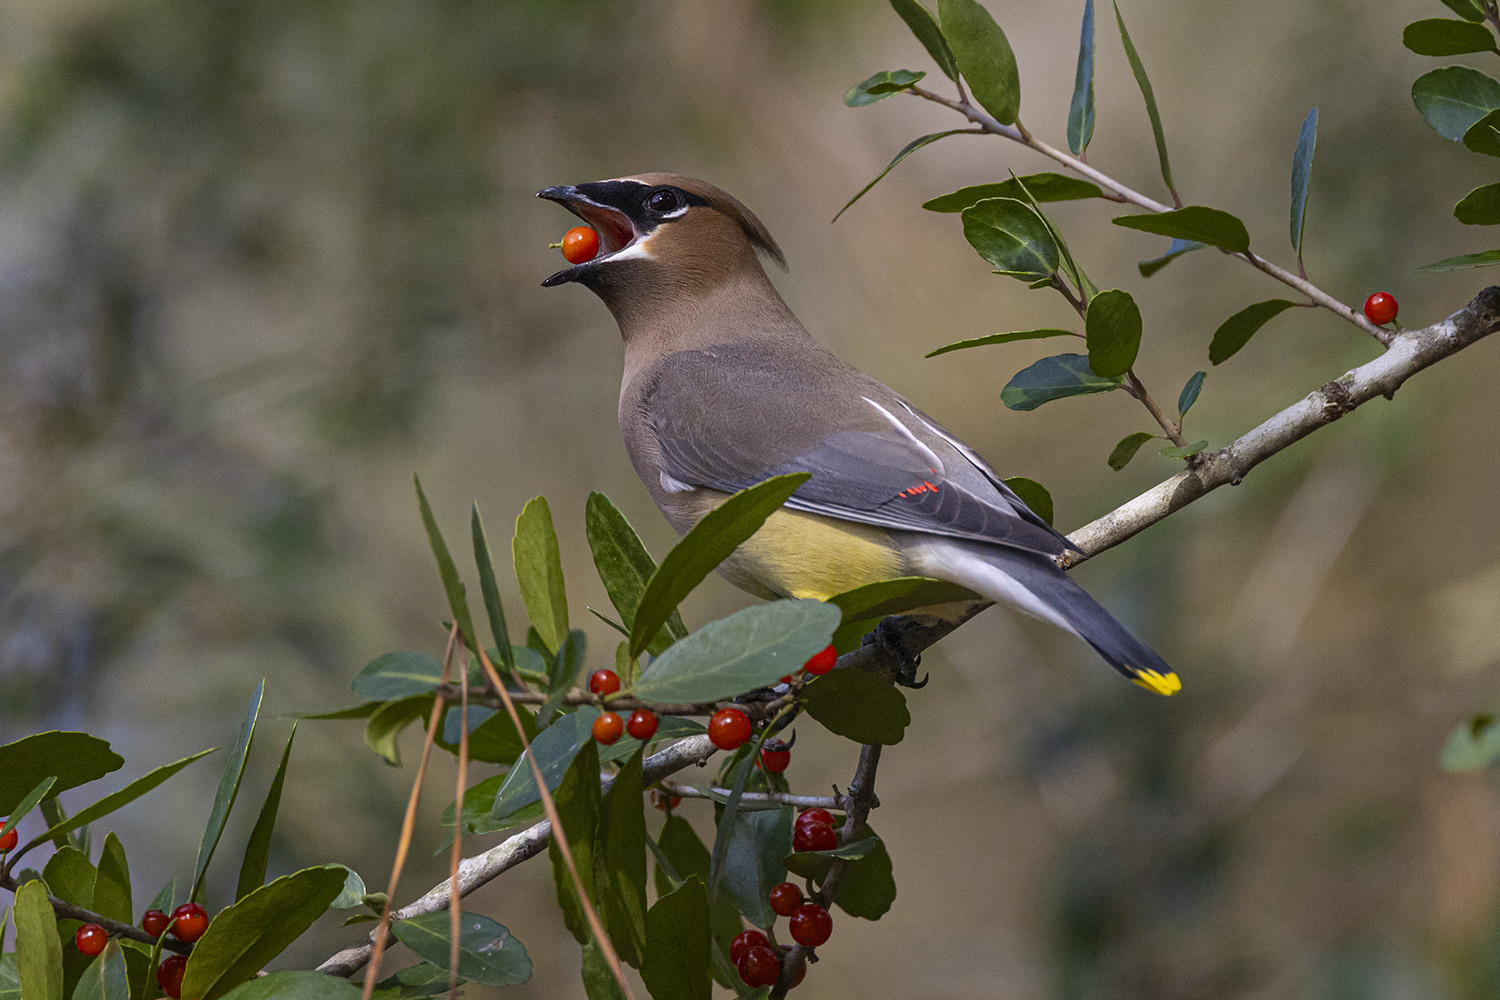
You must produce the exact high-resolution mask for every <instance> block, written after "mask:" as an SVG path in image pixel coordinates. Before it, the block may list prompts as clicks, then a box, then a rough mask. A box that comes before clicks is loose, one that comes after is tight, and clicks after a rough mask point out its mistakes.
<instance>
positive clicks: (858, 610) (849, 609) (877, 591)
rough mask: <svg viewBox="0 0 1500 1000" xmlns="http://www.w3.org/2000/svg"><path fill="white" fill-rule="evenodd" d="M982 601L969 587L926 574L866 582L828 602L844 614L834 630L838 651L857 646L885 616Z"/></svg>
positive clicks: (834, 643) (844, 651)
mask: <svg viewBox="0 0 1500 1000" xmlns="http://www.w3.org/2000/svg"><path fill="white" fill-rule="evenodd" d="M979 600H983V598H981V597H980V596H979V595H978V594H976V593H974V592H973V591H972V590H970V589H969V588H967V587H962V586H959V585H958V584H956V583H950V582H948V581H947V580H932V579H928V578H927V577H924V576H901V577H897V578H895V579H894V580H879V581H877V582H875V583H867V584H865V585H864V586H862V587H855V588H854V589H853V590H846V591H844V592H843V593H842V594H835V595H833V596H832V597H830V598H829V599H828V603H829V604H832V605H834V606H835V607H837V608H838V609H839V610H840V611H841V612H842V613H843V618H842V620H841V621H840V623H839V627H838V630H837V631H836V632H834V633H833V645H834V647H835V648H836V649H837V650H838V651H839V653H841V654H842V653H847V652H849V651H850V650H851V649H857V648H858V647H859V644H860V639H861V637H863V636H864V634H865V633H866V632H869V631H870V630H871V629H873V628H874V627H875V626H876V625H877V624H879V622H880V620H881V619H883V618H888V617H890V616H891V615H899V614H905V613H906V612H908V611H912V610H915V609H917V608H926V607H931V606H932V605H935V604H947V603H950V602H953V601H965V602H967V601H979Z"/></svg>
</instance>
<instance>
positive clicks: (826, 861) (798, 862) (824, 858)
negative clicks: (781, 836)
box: [785, 836, 877, 882]
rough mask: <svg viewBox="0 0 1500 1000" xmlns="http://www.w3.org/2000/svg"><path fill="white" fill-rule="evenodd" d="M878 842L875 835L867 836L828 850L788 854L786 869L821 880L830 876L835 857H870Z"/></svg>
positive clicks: (857, 858)
mask: <svg viewBox="0 0 1500 1000" xmlns="http://www.w3.org/2000/svg"><path fill="white" fill-rule="evenodd" d="M876 843H877V841H876V839H875V837H873V836H867V837H863V838H861V839H860V840H856V841H854V842H853V843H852V844H842V845H840V846H838V847H830V848H829V849H828V850H826V851H798V852H797V853H795V854H789V855H787V856H786V859H785V861H786V870H787V871H789V872H791V873H792V874H794V875H797V876H800V877H801V878H806V879H812V880H813V881H815V882H821V881H823V879H824V878H826V877H827V876H828V870H829V868H830V867H832V864H833V861H834V859H835V858H842V859H844V860H845V861H857V860H859V859H860V858H864V857H868V856H869V854H870V853H871V852H872V851H874V850H875V846H876Z"/></svg>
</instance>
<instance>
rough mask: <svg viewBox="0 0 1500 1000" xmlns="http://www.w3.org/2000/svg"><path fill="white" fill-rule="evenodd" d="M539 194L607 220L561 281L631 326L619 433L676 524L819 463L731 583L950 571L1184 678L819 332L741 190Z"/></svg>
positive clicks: (995, 490)
mask: <svg viewBox="0 0 1500 1000" xmlns="http://www.w3.org/2000/svg"><path fill="white" fill-rule="evenodd" d="M537 196H538V197H540V198H545V199H548V200H550V201H553V202H556V203H558V204H560V205H561V206H563V207H564V208H566V209H567V210H568V211H570V212H572V213H573V214H574V215H576V216H578V217H579V218H580V219H582V220H583V221H584V222H585V223H586V224H588V226H590V227H591V228H593V229H594V230H595V231H596V232H597V233H598V235H599V249H598V252H597V254H596V255H595V256H594V257H593V258H592V259H590V260H585V261H583V262H581V263H576V264H573V265H572V266H570V267H568V268H566V269H564V270H562V271H558V272H557V273H556V274H553V275H552V276H550V277H548V278H547V279H546V280H545V281H543V282H542V284H543V286H545V287H555V286H558V285H564V284H570V283H576V284H580V285H582V286H584V287H585V288H587V289H589V290H590V291H592V292H594V294H596V295H597V296H599V298H600V299H602V300H603V302H604V305H605V306H606V307H607V308H608V310H609V311H610V313H611V314H612V315H613V316H614V319H615V321H616V322H617V324H618V325H619V328H620V336H621V338H622V340H623V342H624V372H623V377H622V379H621V384H620V403H619V423H620V431H621V434H622V436H623V437H624V440H625V449H626V451H627V453H628V454H629V457H630V461H631V464H632V465H633V466H634V467H635V471H636V473H637V474H638V475H639V476H640V478H641V481H642V482H643V483H644V484H645V486H646V489H647V490H648V491H649V492H650V494H651V498H652V499H653V500H654V501H655V502H656V505H657V507H658V508H660V510H661V512H662V514H663V515H665V517H666V519H667V521H668V522H669V523H671V525H672V527H673V528H675V529H676V530H677V532H678V533H679V534H681V533H685V532H686V531H688V530H689V529H690V528H691V527H692V526H693V525H694V524H696V523H697V522H698V521H699V519H701V518H702V517H703V516H704V515H705V514H707V513H709V512H710V511H712V510H713V509H715V508H716V507H717V506H718V505H719V504H721V503H723V502H724V501H725V500H726V499H728V497H729V496H730V495H731V494H733V493H735V492H736V491H738V490H742V489H745V488H747V487H750V486H753V485H755V484H756V483H758V482H761V481H763V480H765V479H768V478H770V477H772V476H776V475H782V474H785V473H792V472H807V473H810V474H811V475H810V478H809V479H808V480H807V481H806V482H804V483H803V484H802V485H801V486H800V487H799V488H798V489H797V491H796V492H795V493H793V494H792V496H791V497H790V499H788V500H787V501H786V503H785V505H784V506H783V507H782V508H781V509H779V510H778V511H777V512H775V513H774V514H772V515H771V517H770V518H769V519H768V520H767V521H766V523H765V524H764V525H763V526H762V527H761V529H760V530H759V531H757V532H756V533H755V534H754V535H753V536H752V537H751V538H750V539H749V540H748V541H746V542H745V543H743V544H742V545H741V546H740V547H739V548H738V549H737V550H736V551H735V552H734V553H733V554H732V555H731V556H730V557H729V558H728V559H727V560H725V562H724V563H723V564H721V565H720V567H719V571H720V573H721V574H723V575H724V576H725V577H727V578H728V579H729V580H730V582H732V583H734V584H736V585H737V586H739V587H740V588H742V589H744V590H746V591H748V592H750V593H751V594H754V595H756V596H758V597H762V598H767V599H776V598H787V597H793V598H809V597H810V598H816V599H819V600H826V599H827V598H829V597H831V596H833V595H834V594H838V593H841V592H843V591H847V590H850V589H853V588H854V587H857V586H861V585H864V584H868V583H874V582H878V581H882V580H888V579H893V578H897V577H902V576H924V577H930V578H934V579H938V580H946V581H949V582H952V583H956V584H959V585H961V586H963V587H966V588H968V589H969V590H970V591H973V592H974V593H975V594H977V595H980V596H981V597H983V598H984V599H985V601H986V602H990V603H1007V604H1010V605H1013V606H1015V607H1017V608H1018V609H1019V610H1021V611H1023V612H1025V613H1027V614H1030V615H1032V616H1034V617H1037V618H1040V619H1042V620H1044V621H1048V622H1051V623H1052V624H1054V625H1057V626H1059V627H1061V628H1063V629H1065V630H1067V631H1069V632H1072V633H1074V634H1075V635H1077V636H1079V637H1081V638H1082V639H1083V640H1084V641H1086V642H1087V643H1088V644H1089V645H1091V646H1092V647H1093V648H1094V649H1095V650H1096V651H1097V652H1098V653H1099V655H1100V656H1102V657H1103V658H1104V659H1105V660H1106V661H1107V662H1108V663H1109V664H1110V665H1111V666H1113V667H1114V668H1115V669H1116V670H1118V671H1119V672H1120V673H1121V674H1123V675H1124V676H1125V677H1127V678H1128V679H1130V680H1131V681H1133V682H1135V683H1136V684H1138V685H1140V686H1141V687H1144V688H1146V689H1147V690H1149V691H1153V692H1155V693H1157V694H1162V695H1170V694H1174V693H1176V692H1177V691H1178V690H1180V689H1181V687H1182V682H1181V680H1180V679H1179V678H1178V676H1177V674H1176V673H1175V672H1174V671H1173V670H1172V668H1171V667H1169V666H1167V664H1166V662H1165V661H1163V659H1162V658H1161V656H1159V655H1158V654H1157V653H1156V652H1155V651H1154V650H1153V649H1152V648H1151V647H1150V646H1148V645H1146V644H1145V643H1144V642H1142V641H1141V640H1140V639H1138V638H1136V637H1135V635H1133V634H1132V633H1131V632H1130V631H1129V630H1128V629H1127V628H1125V626H1124V625H1122V624H1120V623H1119V622H1118V621H1117V620H1116V619H1115V618H1114V617H1113V616H1112V615H1110V613H1109V612H1108V611H1106V610H1105V609H1104V608H1103V607H1101V606H1100V605H1099V603H1098V602H1097V601H1095V600H1094V599H1093V598H1092V597H1090V596H1089V595H1088V594H1087V593H1086V592H1085V591H1084V590H1083V588H1082V587H1080V586H1078V584H1076V583H1074V582H1073V580H1071V579H1070V578H1069V577H1068V575H1067V573H1066V572H1064V571H1063V570H1062V569H1061V568H1060V566H1059V563H1058V559H1059V558H1060V557H1062V556H1063V555H1064V554H1065V553H1066V552H1067V551H1069V550H1070V549H1071V548H1073V547H1072V545H1071V543H1069V541H1068V539H1067V538H1066V537H1065V536H1064V535H1062V534H1061V533H1060V532H1058V531H1056V530H1055V529H1053V527H1052V526H1051V525H1050V524H1048V523H1047V522H1046V521H1045V520H1043V519H1042V518H1041V517H1039V516H1038V515H1037V514H1036V513H1035V512H1034V511H1032V510H1031V509H1030V508H1029V507H1027V506H1026V504H1025V503H1024V502H1023V501H1022V500H1021V498H1020V497H1019V496H1017V495H1016V493H1015V492H1014V491H1012V490H1011V489H1010V488H1009V487H1007V486H1006V485H1005V483H1004V481H1003V480H1002V479H1001V478H1000V476H999V475H998V474H996V472H995V471H994V469H992V468H991V467H990V466H989V465H988V464H987V463H986V462H985V461H984V459H982V458H980V457H979V455H978V454H976V453H975V452H974V450H973V449H972V448H970V447H969V446H968V445H966V444H964V443H963V442H962V441H961V440H959V438H958V437H957V436H955V435H954V434H953V433H952V432H950V431H948V430H946V429H945V428H944V427H943V426H942V425H940V424H938V423H937V422H936V421H935V420H933V419H932V418H931V417H929V416H927V415H926V414H925V413H923V412H922V411H921V410H918V409H917V408H916V407H914V406H913V405H912V404H911V403H909V402H907V400H906V399H905V398H904V397H902V396H901V395H900V394H899V393H897V392H895V391H894V390H893V389H890V388H889V387H887V386H886V385H884V384H883V383H881V382H879V381H877V380H876V379H874V378H873V377H871V376H870V375H867V374H865V373H864V372H862V371H860V370H858V369H856V368H854V367H852V366H850V365H849V364H846V363H845V362H844V361H842V360H840V359H839V358H838V357H836V356H835V355H834V354H833V353H832V352H830V351H829V350H827V349H826V348H824V347H823V346H822V345H821V344H819V343H818V342H817V341H816V340H815V339H814V338H813V337H812V335H811V334H810V333H808V331H807V329H806V328H805V327H804V326H803V325H802V323H801V322H799V321H798V319H797V317H796V316H794V315H793V314H792V311H791V309H790V308H789V307H788V306H787V305H786V303H785V302H784V301H783V300H782V297H781V295H780V293H778V292H777V290H776V288H775V286H774V285H773V284H772V283H771V279H770V277H769V276H768V275H767V273H766V270H765V268H764V267H763V266H762V263H761V257H762V255H764V256H765V257H769V258H770V259H771V260H773V261H775V262H776V263H777V264H778V265H780V266H781V267H783V268H785V267H786V257H785V255H784V254H783V253H782V251H781V248H780V247H779V246H778V245H777V243H776V241H775V240H774V239H773V238H772V236H771V234H770V232H769V231H768V230H767V229H766V227H765V225H764V224H763V223H762V222H761V221H760V220H759V219H758V218H757V217H756V216H755V215H754V214H753V213H752V212H751V211H750V210H749V209H748V208H746V207H745V206H744V205H743V204H742V203H741V202H740V201H739V200H738V199H736V198H734V197H733V196H732V195H730V194H728V193H726V192H725V191H722V190H720V189H719V188H718V187H715V186H714V185H712V184H710V183H708V182H706V181H702V180H697V179H694V178H690V177H684V176H681V175H678V174H672V173H642V174H636V175H632V176H629V177H618V178H613V179H610V180H602V181H595V182H591V183H584V184H569V185H559V186H554V187H548V188H545V189H543V190H541V191H538V192H537ZM965 617H966V615H965Z"/></svg>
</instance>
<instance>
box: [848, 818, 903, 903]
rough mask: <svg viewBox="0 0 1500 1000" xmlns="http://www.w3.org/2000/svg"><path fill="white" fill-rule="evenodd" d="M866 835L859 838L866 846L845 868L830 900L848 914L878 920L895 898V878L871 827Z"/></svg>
mask: <svg viewBox="0 0 1500 1000" xmlns="http://www.w3.org/2000/svg"><path fill="white" fill-rule="evenodd" d="M869 834H870V836H869V837H867V838H866V839H865V840H863V841H860V843H861V844H868V845H869V849H868V850H867V851H865V852H864V853H863V854H861V855H860V856H859V857H857V858H855V859H853V860H852V861H851V862H850V863H849V866H848V867H847V868H845V869H844V877H843V878H842V879H841V880H840V881H839V888H838V893H837V895H836V896H835V897H834V900H833V901H834V903H836V904H837V905H838V907H839V909H841V910H843V911H844V912H845V913H847V914H849V916H851V917H860V918H862V919H864V920H879V919H880V918H881V917H883V916H885V914H886V913H887V912H888V911H889V910H890V908H891V904H892V903H894V902H895V901H896V879H895V877H894V874H893V868H892V866H891V855H890V853H889V852H888V851H887V850H886V849H885V843H884V841H882V840H881V839H880V838H879V837H876V836H874V831H873V830H872V831H869Z"/></svg>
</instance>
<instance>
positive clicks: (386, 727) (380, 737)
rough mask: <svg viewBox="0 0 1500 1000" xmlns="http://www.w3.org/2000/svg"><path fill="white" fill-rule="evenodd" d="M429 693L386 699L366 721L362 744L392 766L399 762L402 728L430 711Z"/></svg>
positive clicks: (430, 696) (399, 764) (430, 698)
mask: <svg viewBox="0 0 1500 1000" xmlns="http://www.w3.org/2000/svg"><path fill="white" fill-rule="evenodd" d="M432 699H433V696H432V695H430V694H419V695H413V696H412V697H410V698H400V699H397V700H396V701H388V702H386V703H385V704H384V705H383V706H381V708H380V710H379V711H378V712H376V713H375V714H374V715H372V716H370V721H369V722H367V723H365V746H367V747H369V748H370V749H371V750H374V751H375V752H376V753H378V754H379V755H380V756H381V757H383V758H384V759H385V762H386V763H387V764H389V765H391V766H392V767H400V766H401V751H400V749H399V747H398V746H397V744H396V740H397V738H398V737H399V736H400V735H401V731H402V730H403V729H405V728H406V727H407V726H409V725H411V724H412V723H413V722H415V721H417V720H418V719H420V718H422V717H424V716H425V715H426V714H427V713H428V712H430V711H432Z"/></svg>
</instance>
